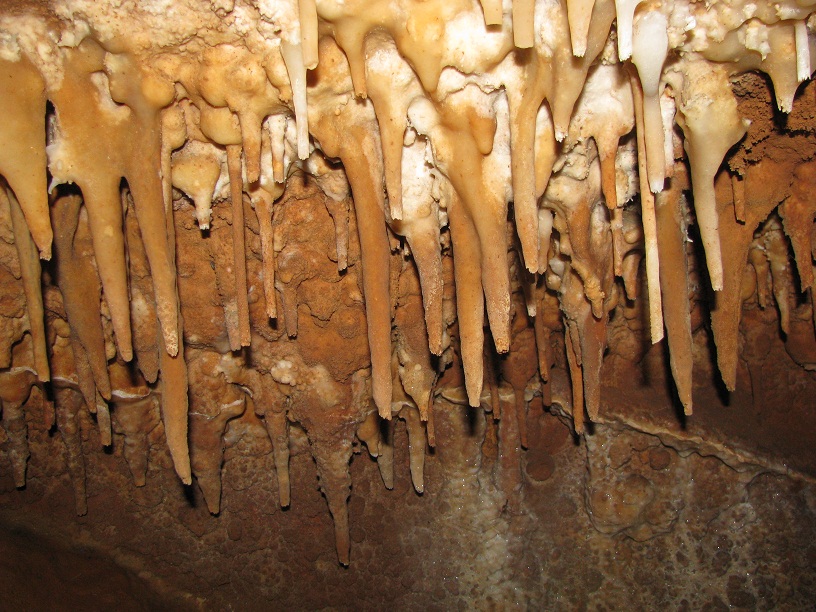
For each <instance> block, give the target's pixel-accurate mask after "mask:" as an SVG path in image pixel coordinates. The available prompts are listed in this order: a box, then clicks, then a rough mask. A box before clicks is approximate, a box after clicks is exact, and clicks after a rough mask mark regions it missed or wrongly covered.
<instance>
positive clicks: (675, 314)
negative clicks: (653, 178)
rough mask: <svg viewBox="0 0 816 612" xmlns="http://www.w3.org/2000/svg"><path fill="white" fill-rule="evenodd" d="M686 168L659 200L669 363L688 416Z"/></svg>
mask: <svg viewBox="0 0 816 612" xmlns="http://www.w3.org/2000/svg"><path fill="white" fill-rule="evenodd" d="M687 182H688V179H687V176H686V172H685V167H684V166H683V165H682V164H679V165H678V168H676V169H675V172H674V177H673V178H671V179H669V185H668V188H667V189H666V190H665V191H663V192H662V193H660V194H658V195H657V196H656V202H655V215H656V222H657V243H658V247H659V248H660V290H661V293H662V297H663V322H664V324H665V326H666V339H667V341H668V343H669V363H670V365H671V371H672V377H673V378H674V384H675V386H676V387H677V394H678V395H679V396H680V401H681V403H682V404H683V410H684V412H685V414H687V415H689V414H691V411H692V401H691V391H692V368H693V365H694V362H693V354H692V349H693V344H692V337H691V315H690V312H691V306H690V304H689V297H688V296H689V279H688V262H687V260H686V244H685V243H686V232H687V228H686V224H685V207H684V205H683V199H682V198H683V196H682V191H683V190H684V189H686V188H687V187H688V184H687Z"/></svg>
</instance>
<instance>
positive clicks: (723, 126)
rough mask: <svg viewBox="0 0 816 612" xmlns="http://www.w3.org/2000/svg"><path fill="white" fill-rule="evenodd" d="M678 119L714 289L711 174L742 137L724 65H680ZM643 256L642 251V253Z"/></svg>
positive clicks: (718, 250)
mask: <svg viewBox="0 0 816 612" xmlns="http://www.w3.org/2000/svg"><path fill="white" fill-rule="evenodd" d="M677 110H678V123H679V124H680V126H681V127H682V128H683V133H684V135H685V137H686V141H685V148H686V153H687V155H688V159H689V165H690V166H691V185H692V189H693V191H694V210H695V213H696V216H697V224H698V226H699V228H700V237H701V238H702V241H703V246H704V248H705V254H706V263H707V265H708V274H709V277H710V278H711V286H712V288H713V289H714V290H715V291H719V290H721V289H722V288H723V282H724V281H723V253H724V252H725V251H724V250H723V249H722V247H721V244H720V237H721V235H722V232H721V231H720V229H719V224H718V215H717V203H716V201H715V196H714V178H715V176H716V174H717V171H718V170H719V168H720V164H721V163H722V161H723V158H724V157H725V154H726V153H727V152H728V150H729V149H730V148H731V147H732V146H734V145H735V144H736V143H737V142H738V141H739V140H740V139H741V138H742V137H743V136H744V135H745V130H746V128H747V124H746V123H745V122H744V121H743V120H742V119H741V118H740V116H739V114H738V112H737V103H736V100H735V99H734V97H733V95H732V94H731V90H730V86H729V84H728V76H727V74H726V72H725V70H724V69H722V68H719V67H716V68H715V67H714V66H713V65H711V64H709V63H705V62H689V63H688V64H687V65H686V66H685V73H684V76H683V84H682V89H680V99H679V100H678V106H677ZM647 258H648V255H647Z"/></svg>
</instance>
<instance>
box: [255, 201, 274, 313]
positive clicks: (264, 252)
mask: <svg viewBox="0 0 816 612" xmlns="http://www.w3.org/2000/svg"><path fill="white" fill-rule="evenodd" d="M271 200H272V198H271V197H270V196H269V194H268V192H266V191H263V190H259V191H258V193H257V194H255V195H254V196H253V198H252V201H253V204H254V206H255V214H256V216H257V217H258V227H259V228H260V230H259V231H260V232H261V260H262V261H263V271H264V277H263V283H264V285H263V287H264V298H265V300H266V316H268V317H269V318H270V319H276V318H277V316H278V306H277V303H278V302H277V298H276V297H275V244H274V241H275V233H274V229H273V228H272V201H271Z"/></svg>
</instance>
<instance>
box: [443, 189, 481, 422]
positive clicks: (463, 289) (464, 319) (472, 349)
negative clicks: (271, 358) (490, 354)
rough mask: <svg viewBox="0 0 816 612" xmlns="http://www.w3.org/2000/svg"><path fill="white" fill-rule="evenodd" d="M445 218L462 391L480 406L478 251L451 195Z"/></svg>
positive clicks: (464, 216)
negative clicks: (449, 234)
mask: <svg viewBox="0 0 816 612" xmlns="http://www.w3.org/2000/svg"><path fill="white" fill-rule="evenodd" d="M448 218H449V219H450V231H451V237H452V242H453V258H454V261H455V265H454V277H455V282H456V312H457V318H458V321H459V344H460V350H461V356H462V366H463V367H464V370H465V388H466V389H467V397H468V402H469V404H470V405H471V406H472V407H474V408H477V407H479V405H480V404H481V395H482V383H483V377H484V364H483V359H484V357H483V355H482V352H483V347H484V327H483V325H484V294H483V292H482V272H481V267H480V266H479V263H478V262H479V261H480V260H481V257H482V256H481V249H480V247H479V238H478V235H477V234H476V229H475V228H474V227H473V223H472V222H471V220H470V219H469V218H468V216H467V214H466V213H465V211H464V210H463V207H462V204H461V202H460V200H459V198H458V196H456V195H455V194H454V195H453V196H452V197H451V200H450V202H449V204H448Z"/></svg>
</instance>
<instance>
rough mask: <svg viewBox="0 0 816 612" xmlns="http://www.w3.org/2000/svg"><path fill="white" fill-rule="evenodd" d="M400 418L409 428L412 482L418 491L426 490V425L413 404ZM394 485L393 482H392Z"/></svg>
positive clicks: (402, 411)
mask: <svg viewBox="0 0 816 612" xmlns="http://www.w3.org/2000/svg"><path fill="white" fill-rule="evenodd" d="M400 418H402V419H404V420H405V427H406V429H407V430H408V461H409V465H410V469H411V482H412V483H413V484H414V489H415V490H416V492H417V493H420V494H421V493H424V492H425V447H426V436H425V425H424V424H423V423H422V420H421V419H420V415H419V412H418V411H417V409H416V408H414V407H413V406H406V407H405V408H403V409H402V410H401V411H400ZM392 487H393V484H392Z"/></svg>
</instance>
